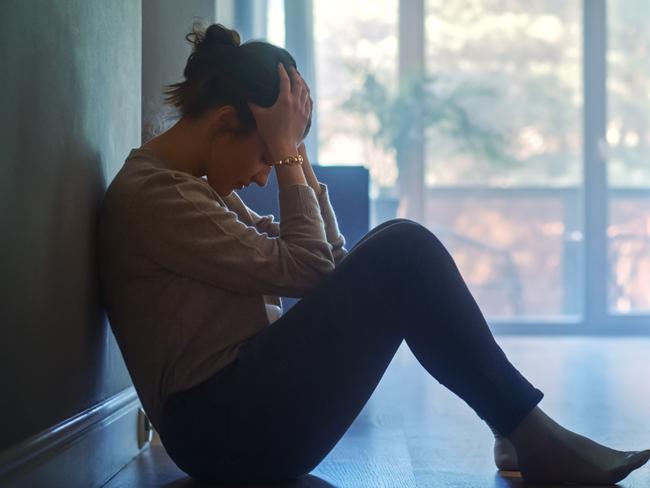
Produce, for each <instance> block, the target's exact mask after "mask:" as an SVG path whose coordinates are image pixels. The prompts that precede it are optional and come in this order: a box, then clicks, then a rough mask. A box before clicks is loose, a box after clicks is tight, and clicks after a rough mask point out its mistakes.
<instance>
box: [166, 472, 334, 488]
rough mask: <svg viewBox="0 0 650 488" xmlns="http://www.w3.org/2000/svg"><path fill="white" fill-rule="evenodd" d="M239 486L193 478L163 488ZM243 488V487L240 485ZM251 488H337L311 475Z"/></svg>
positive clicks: (229, 487) (223, 487) (224, 487)
mask: <svg viewBox="0 0 650 488" xmlns="http://www.w3.org/2000/svg"><path fill="white" fill-rule="evenodd" d="M236 486H238V485H212V484H206V483H199V482H198V481H195V480H193V479H192V478H189V477H188V478H183V479H178V480H175V481H172V482H171V483H167V484H165V485H163V487H162V488H204V487H218V488H235V487H236ZM239 486H241V485H239ZM249 488H336V487H335V485H333V484H331V483H328V482H327V481H325V480H323V479H321V478H319V477H317V476H313V475H311V474H308V475H305V476H303V477H302V478H300V479H299V480H296V481H294V482H291V483H277V484H271V485H254V486H253V485H249Z"/></svg>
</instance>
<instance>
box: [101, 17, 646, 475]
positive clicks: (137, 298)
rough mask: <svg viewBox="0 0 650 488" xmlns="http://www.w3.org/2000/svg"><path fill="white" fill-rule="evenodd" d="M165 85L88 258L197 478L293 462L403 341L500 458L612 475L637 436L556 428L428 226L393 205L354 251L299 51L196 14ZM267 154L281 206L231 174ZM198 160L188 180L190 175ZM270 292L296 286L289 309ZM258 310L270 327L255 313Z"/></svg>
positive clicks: (330, 440) (529, 471)
mask: <svg viewBox="0 0 650 488" xmlns="http://www.w3.org/2000/svg"><path fill="white" fill-rule="evenodd" d="M187 38H188V40H190V41H191V42H192V43H193V52H192V54H191V55H190V57H189V59H188V62H187V66H186V68H185V71H184V75H185V80H184V81H183V82H181V83H177V84H175V85H172V86H171V87H170V88H169V91H168V101H169V102H170V103H171V104H173V105H174V106H176V107H177V108H178V109H179V110H180V112H181V118H180V120H179V121H178V122H177V123H176V124H175V125H174V126H173V127H172V128H170V129H169V130H167V131H166V132H164V133H162V134H161V135H159V136H158V137H155V138H154V139H152V140H150V141H148V142H147V143H146V144H144V145H143V146H142V147H141V148H139V149H134V150H133V151H131V154H130V155H129V157H128V158H127V160H126V162H125V164H124V167H123V168H122V169H121V170H120V172H119V173H118V175H117V176H116V178H115V179H114V181H113V182H112V183H111V185H110V187H109V189H108V190H107V193H106V197H105V200H104V204H103V208H102V215H101V222H100V242H101V256H102V258H101V277H102V281H103V289H104V296H105V301H106V306H107V310H108V315H109V319H110V322H111V327H112V328H113V331H114V333H115V336H116V338H117V340H118V343H119V346H120V349H121V350H122V352H123V355H124V358H125V361H126V364H127V367H128V369H129V372H130V374H131V376H132V378H133V381H134V384H135V387H136V389H137V391H138V394H139V396H140V399H141V401H142V403H143V405H144V408H145V411H146V412H147V414H148V416H149V418H150V419H151V421H152V423H153V425H154V426H155V427H156V429H157V430H158V431H159V433H160V436H161V439H162V442H163V444H164V445H165V447H166V449H167V452H168V453H169V454H170V456H171V457H172V459H173V460H174V461H175V462H176V463H177V464H178V466H179V467H180V468H181V469H183V470H184V471H186V472H187V473H188V474H190V475H191V476H192V477H194V478H197V479H199V480H205V481H216V482H229V483H264V482H273V481H279V480H288V479H292V478H295V477H298V476H300V475H302V474H304V473H307V472H309V471H310V470H312V469H313V468H314V467H315V466H316V465H317V464H318V463H319V462H320V461H321V460H322V459H323V458H324V457H325V456H326V454H327V453H328V452H329V451H330V450H331V449H332V447H333V446H334V445H335V444H336V443H337V442H338V440H339V439H340V438H341V436H342V435H343V434H344V433H345V432H346V430H347V429H348V427H349V426H350V424H351V423H352V421H353V420H354V419H355V417H356V416H357V415H358V414H359V412H360V411H361V409H362V407H363V406H364V404H365V403H366V402H367V400H368V398H369V397H370V395H371V394H372V392H373V390H374V389H375V387H376V386H377V384H378V382H379V380H380V379H381V377H382V375H383V373H384V371H385V369H386V367H387V366H388V364H389V362H390V361H391V359H392V358H393V355H394V354H395V352H396V350H397V348H398V347H399V345H400V344H401V342H402V341H403V340H406V342H407V344H408V346H409V347H410V349H411V350H412V351H413V353H414V355H415V356H416V358H417V359H418V361H419V362H420V363H421V364H422V366H423V367H424V368H425V369H426V370H427V371H428V372H429V373H430V374H431V375H432V376H434V377H435V378H436V379H437V380H438V381H439V382H441V383H442V384H444V385H445V386H446V387H448V388H449V389H451V390H452V391H453V392H454V393H456V394H457V395H459V396H460V397H461V398H462V399H463V400H465V402H466V403H467V404H468V405H469V406H470V407H471V408H473V409H474V411H475V412H476V413H477V414H478V415H479V416H480V417H481V418H482V419H484V420H485V421H486V423H488V425H489V426H490V428H491V429H492V431H493V432H494V434H495V438H496V442H495V456H496V459H495V460H496V463H497V466H498V467H500V468H509V469H519V470H521V473H522V476H523V477H524V478H525V479H526V480H530V481H537V482H553V483H561V482H575V483H612V482H616V481H618V480H620V479H622V478H624V477H625V476H627V475H628V473H629V472H630V471H632V470H633V469H636V468H638V467H639V466H641V465H642V464H644V463H645V462H646V461H647V460H648V458H649V457H650V450H649V451H643V452H621V451H615V450H612V449H609V448H606V447H604V446H601V445H599V444H597V443H595V442H593V441H591V440H589V439H587V438H585V437H582V436H579V435H578V434H575V433H573V432H570V431H568V430H566V429H564V428H563V427H561V426H560V425H558V424H557V423H555V422H554V421H553V420H552V419H550V418H549V417H548V416H547V415H545V414H544V412H543V411H542V410H541V409H540V408H539V407H538V406H537V404H538V403H539V401H540V400H541V399H542V397H543V394H542V392H541V391H539V390H538V389H536V388H535V387H533V386H532V385H531V384H530V383H529V382H528V381H527V380H526V379H525V378H524V377H523V376H522V375H521V374H520V373H519V372H518V371H517V370H516V369H515V368H514V366H513V365H512V364H511V363H510V362H509V361H508V359H507V358H506V356H505V355H504V354H503V352H502V350H501V349H500V348H499V346H498V345H497V344H496V342H495V341H494V339H493V337H492V335H491V333H490V331H489V329H488V327H487V324H486V322H485V320H484V318H483V316H482V314H481V311H480V310H479V308H478V306H477V304H476V303H475V301H474V300H473V298H472V296H471V294H470V292H469V291H468V289H467V287H466V285H465V283H464V282H463V279H462V277H461V276H460V274H459V272H458V270H457V268H456V266H455V264H454V261H453V259H452V258H451V256H450V255H449V253H448V252H447V251H446V250H445V248H444V247H443V245H442V244H441V243H440V241H439V240H438V239H437V238H436V237H435V236H434V235H433V234H431V232H429V231H428V230H427V229H425V228H424V227H423V226H421V225H419V224H418V223H415V222H412V221H410V220H404V219H396V220H391V221H389V222H386V223H384V224H382V225H380V226H378V227H376V228H374V229H372V230H371V231H370V232H369V233H368V234H367V235H366V236H365V237H364V238H363V239H362V241H361V242H360V243H358V244H357V245H356V246H355V247H354V248H353V249H351V250H350V251H349V252H348V250H346V249H345V247H344V244H345V239H344V238H343V236H342V235H341V234H340V232H339V230H338V227H337V223H336V218H335V215H334V212H333V210H332V207H331V205H330V202H329V197H328V192H327V186H326V185H324V184H322V183H320V182H318V180H317V179H316V177H315V176H314V173H313V171H312V169H311V166H310V163H309V160H308V159H307V155H306V151H305V147H304V144H303V143H302V140H303V139H304V137H305V135H306V133H307V131H308V130H309V125H310V118H311V110H312V100H311V97H310V96H309V89H308V87H307V85H306V83H305V82H304V81H303V79H302V78H301V76H300V74H299V73H298V72H297V71H296V68H295V61H294V60H293V58H292V57H291V56H290V55H289V53H287V52H286V51H285V50H284V49H280V48H278V47H275V46H272V45H270V44H267V43H264V42H247V43H245V44H243V45H240V42H239V36H238V34H237V33H236V32H235V31H232V30H228V29H226V28H225V27H223V26H221V25H211V26H210V27H209V28H208V29H207V30H205V31H203V30H201V29H199V28H195V30H194V32H193V33H191V34H189V35H188V37H187ZM273 168H275V173H276V177H277V180H278V185H279V202H280V221H279V223H278V222H274V221H273V216H271V215H268V216H260V215H258V214H257V213H255V212H254V211H252V210H251V209H249V208H247V207H246V206H245V205H244V204H243V202H242V201H241V200H240V199H239V197H238V196H237V194H236V193H235V192H234V191H233V190H235V189H238V188H241V187H242V186H247V185H249V184H250V183H251V182H255V183H256V184H258V185H260V186H264V185H265V184H266V181H267V179H268V177H269V174H270V172H271V170H272V169H273ZM204 176H205V177H207V180H206V179H203V177H204ZM279 296H293V297H302V300H301V301H299V302H298V303H297V304H296V305H295V306H294V307H293V308H291V309H290V310H289V311H288V312H287V313H286V314H284V315H282V313H281V308H280V307H281V302H280V299H279V298H278V297H279ZM270 323H273V325H272V326H269V324H270Z"/></svg>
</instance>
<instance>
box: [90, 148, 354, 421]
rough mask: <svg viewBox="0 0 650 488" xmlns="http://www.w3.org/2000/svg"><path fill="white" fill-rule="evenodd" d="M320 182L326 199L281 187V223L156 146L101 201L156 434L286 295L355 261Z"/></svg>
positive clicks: (123, 327)
mask: <svg viewBox="0 0 650 488" xmlns="http://www.w3.org/2000/svg"><path fill="white" fill-rule="evenodd" d="M320 186H321V189H322V191H321V193H320V195H318V196H317V195H316V193H315V192H314V190H313V189H312V188H311V187H310V186H307V185H291V186H289V187H288V188H282V189H280V191H279V204H280V221H279V223H278V222H274V221H273V215H265V216H260V215H258V214H257V213H255V212H254V211H253V210H251V209H249V208H248V207H246V205H245V204H244V203H243V202H242V201H241V199H240V198H239V197H238V196H237V194H236V193H235V192H232V193H231V194H230V195H228V196H227V197H224V198H221V197H220V196H219V194H218V193H217V192H215V191H214V190H213V189H212V188H211V187H210V186H209V185H208V183H207V181H205V180H204V179H202V178H196V177H194V176H192V175H190V174H188V173H184V172H180V171H175V170H172V169H170V168H169V166H168V165H167V164H166V163H165V162H164V161H162V160H160V159H158V158H157V157H156V156H154V155H153V154H152V153H151V152H149V151H147V150H146V149H133V150H132V151H131V152H130V154H129V156H128V158H127V159H126V162H125V163H124V166H123V167H122V169H121V170H120V171H119V172H118V174H117V175H116V177H115V178H114V180H113V181H112V183H111V184H110V186H109V188H108V189H107V191H106V195H105V197H104V201H103V204H102V209H101V214H100V221H99V266H100V277H101V282H102V293H103V298H104V303H105V306H106V310H107V315H108V319H109V321H110V325H111V328H112V330H113V333H114V334H115V337H116V339H117V342H118V345H119V347H120V350H121V351H122V354H123V356H124V360H125V362H126V365H127V368H128V370H129V373H130V375H131V378H132V380H133V383H134V385H135V388H136V391H137V392H138V395H139V397H140V400H141V402H142V404H143V407H144V409H145V411H146V412H147V415H148V417H149V418H150V420H151V421H152V423H153V425H154V427H156V428H158V425H159V421H160V416H161V414H162V408H163V406H164V402H165V399H166V398H167V397H168V396H169V395H170V394H172V393H174V392H177V391H181V390H184V389H187V388H190V387H192V386H194V385H196V384H198V383H200V382H202V381H204V380H206V379H207V378H208V377H210V376H211V375H213V374H215V373H216V372H217V371H219V370H220V369H221V368H223V367H224V366H226V365H227V364H228V363H230V362H231V361H232V360H234V359H235V357H236V355H237V352H238V349H239V348H240V347H241V346H242V345H243V344H244V343H246V342H247V341H248V340H250V339H251V338H252V337H253V336H255V335H256V334H257V333H258V332H260V331H261V330H262V329H264V328H265V327H268V326H269V324H270V322H271V321H272V320H274V319H276V318H277V317H278V316H279V314H280V313H281V309H282V302H281V299H280V296H290V297H301V296H303V295H304V294H305V292H307V291H308V290H310V289H312V288H313V287H315V286H316V285H317V284H318V283H320V282H321V280H322V279H323V278H324V277H325V276H326V275H327V274H328V273H329V272H330V271H332V270H333V269H334V267H335V266H336V265H337V264H338V263H339V262H340V261H341V260H342V259H343V258H344V257H345V255H346V253H347V250H346V249H345V247H344V245H345V239H344V237H343V236H342V235H341V233H340V232H339V229H338V225H337V222H336V217H335V214H334V211H333V209H332V206H331V204H330V201H329V196H328V192H327V186H326V185H324V184H322V183H321V184H320ZM267 306H269V307H268V308H267ZM274 306H275V307H279V313H276V314H274V313H273V310H274ZM275 310H276V311H277V310H278V309H277V308H276V309H275Z"/></svg>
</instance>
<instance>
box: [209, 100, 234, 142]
mask: <svg viewBox="0 0 650 488" xmlns="http://www.w3.org/2000/svg"><path fill="white" fill-rule="evenodd" d="M208 116H209V117H210V128H211V129H212V132H213V134H215V135H216V134H222V133H235V132H239V131H241V122H240V121H239V117H238V116H237V112H236V111H235V108H234V107H232V106H230V105H224V106H222V107H217V108H214V109H212V110H211V111H210V112H209V115H208Z"/></svg>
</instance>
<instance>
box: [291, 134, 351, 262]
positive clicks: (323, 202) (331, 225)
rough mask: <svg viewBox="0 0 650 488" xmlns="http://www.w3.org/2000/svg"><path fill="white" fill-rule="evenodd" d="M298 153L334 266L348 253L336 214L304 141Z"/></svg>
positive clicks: (325, 186)
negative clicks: (318, 177) (322, 225)
mask: <svg viewBox="0 0 650 488" xmlns="http://www.w3.org/2000/svg"><path fill="white" fill-rule="evenodd" d="M298 153H299V154H300V155H301V156H302V158H303V163H302V169H303V171H304V173H305V179H306V180H307V183H308V184H309V186H311V187H312V189H313V190H314V192H315V193H316V199H317V200H318V205H319V207H320V214H321V217H322V218H323V223H324V224H325V235H326V237H327V242H329V243H330V244H331V246H332V256H333V258H334V263H335V264H336V266H338V264H339V263H340V262H341V261H342V260H343V258H344V257H345V256H346V255H347V254H348V250H347V249H345V247H344V246H345V237H344V236H343V234H341V232H339V226H338V221H337V220H336V214H335V213H334V209H333V208H332V204H331V203H330V200H329V193H328V191H327V185H325V184H324V183H320V182H319V181H318V179H317V178H316V175H315V174H314V170H313V168H312V167H311V163H310V162H309V158H307V151H306V149H305V143H304V142H303V143H301V144H300V146H298Z"/></svg>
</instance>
